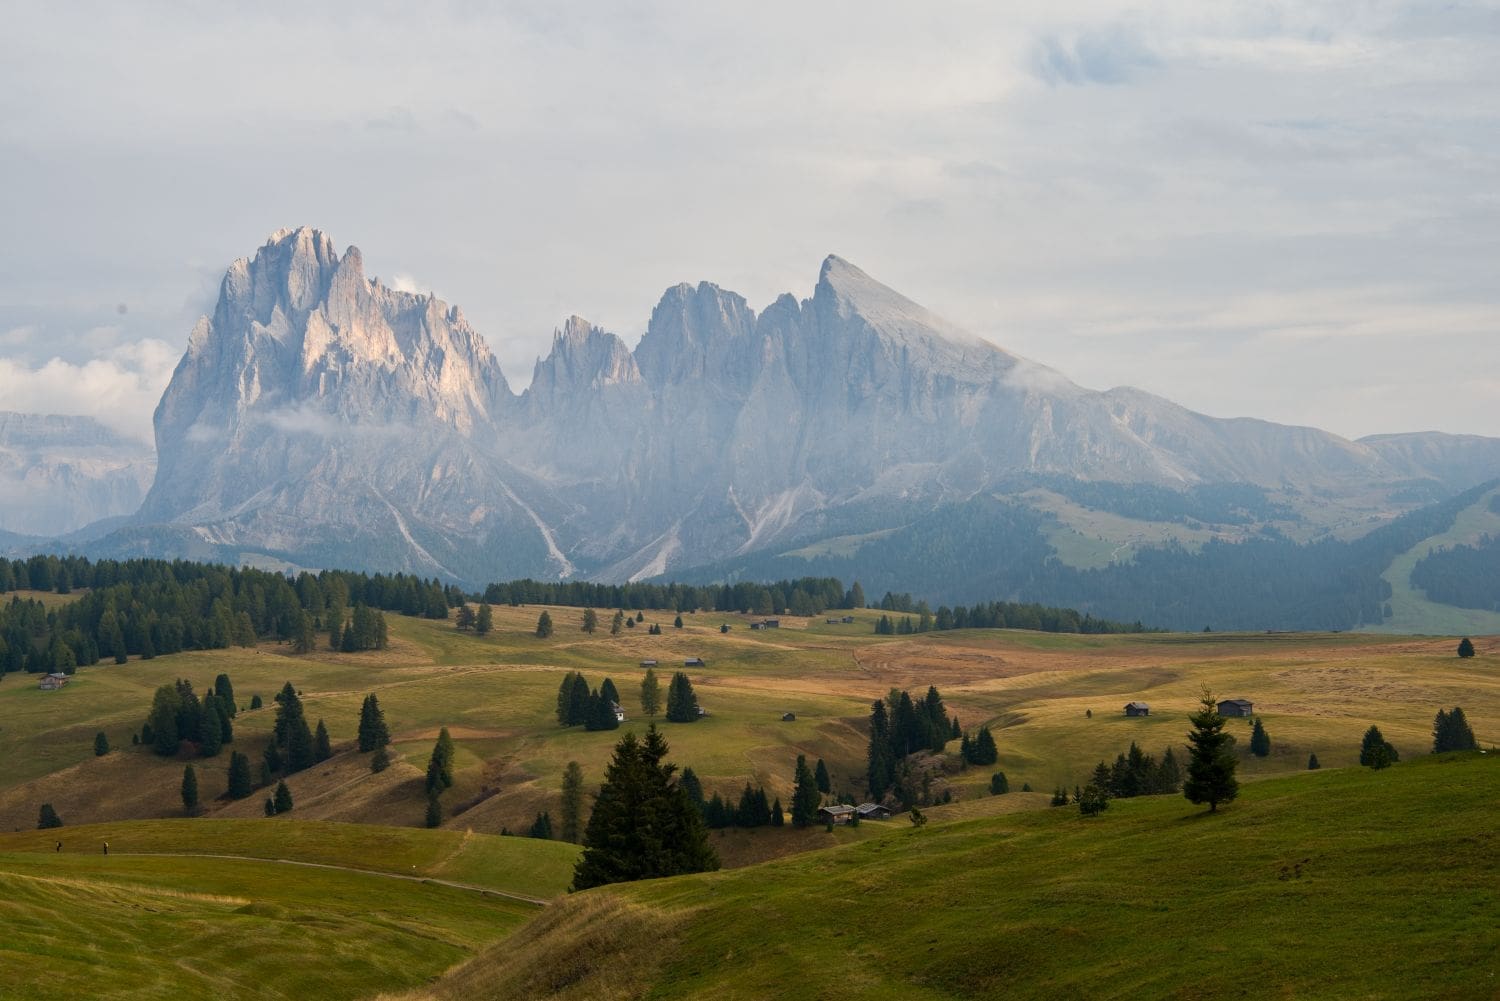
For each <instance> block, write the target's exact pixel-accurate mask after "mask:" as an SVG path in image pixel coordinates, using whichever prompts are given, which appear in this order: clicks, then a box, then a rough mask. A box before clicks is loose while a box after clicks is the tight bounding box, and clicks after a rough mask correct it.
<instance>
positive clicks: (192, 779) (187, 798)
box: [182, 765, 198, 817]
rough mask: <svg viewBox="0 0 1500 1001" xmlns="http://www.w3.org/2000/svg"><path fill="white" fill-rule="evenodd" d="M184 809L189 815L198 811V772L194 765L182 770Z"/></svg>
mask: <svg viewBox="0 0 1500 1001" xmlns="http://www.w3.org/2000/svg"><path fill="white" fill-rule="evenodd" d="M182 810H183V812H184V813H186V814H187V815H188V816H189V817H191V816H193V815H195V814H196V813H197V812H198V773H197V772H196V771H194V770H193V766H192V765H188V766H187V767H186V768H184V769H183V770H182Z"/></svg>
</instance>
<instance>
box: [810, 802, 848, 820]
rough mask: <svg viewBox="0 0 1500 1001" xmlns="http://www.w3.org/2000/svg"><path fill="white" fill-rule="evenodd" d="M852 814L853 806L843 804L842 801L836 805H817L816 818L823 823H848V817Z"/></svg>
mask: <svg viewBox="0 0 1500 1001" xmlns="http://www.w3.org/2000/svg"><path fill="white" fill-rule="evenodd" d="M854 815H855V810H854V807H852V806H845V805H844V804H842V803H840V804H838V805H836V806H820V807H818V819H819V820H821V821H823V822H824V823H825V824H847V823H849V818H850V817H852V816H854Z"/></svg>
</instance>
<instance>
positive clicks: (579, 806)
mask: <svg viewBox="0 0 1500 1001" xmlns="http://www.w3.org/2000/svg"><path fill="white" fill-rule="evenodd" d="M558 816H559V825H558V826H559V828H560V830H559V833H560V834H561V836H562V840H564V841H568V842H572V843H573V844H577V843H578V838H579V836H580V835H581V834H582V833H583V768H582V766H580V765H579V764H578V762H576V761H569V762H568V767H567V768H565V769H563V782H562V808H561V810H560V811H559V814H558Z"/></svg>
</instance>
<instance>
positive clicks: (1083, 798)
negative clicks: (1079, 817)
mask: <svg viewBox="0 0 1500 1001" xmlns="http://www.w3.org/2000/svg"><path fill="white" fill-rule="evenodd" d="M1108 809H1109V793H1108V792H1106V791H1105V790H1103V789H1101V788H1099V786H1097V785H1095V784H1094V783H1092V782H1090V783H1089V784H1088V785H1086V786H1084V787H1083V789H1082V790H1080V791H1079V793H1078V812H1079V813H1081V814H1083V815H1084V816H1085V817H1097V816H1099V814H1101V813H1103V812H1104V811H1105V810H1108Z"/></svg>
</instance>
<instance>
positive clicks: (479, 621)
mask: <svg viewBox="0 0 1500 1001" xmlns="http://www.w3.org/2000/svg"><path fill="white" fill-rule="evenodd" d="M494 628H495V610H494V609H493V608H491V607H490V606H489V603H488V602H481V603H480V605H479V613H478V614H477V615H475V616H474V635H476V636H488V635H489V634H490V632H491V630H493V629H494Z"/></svg>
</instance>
